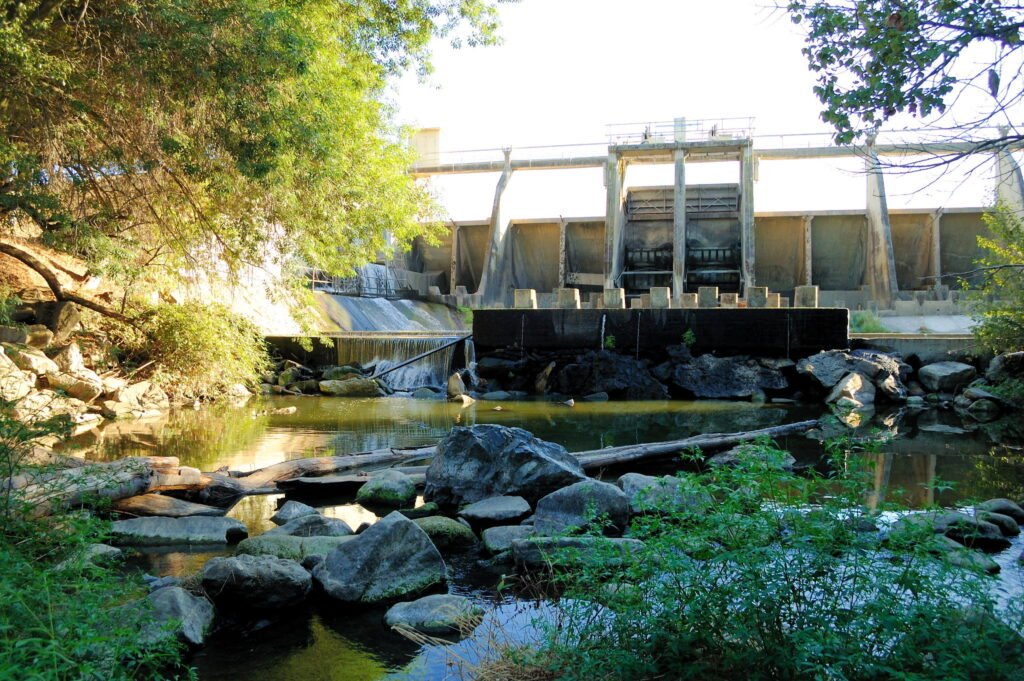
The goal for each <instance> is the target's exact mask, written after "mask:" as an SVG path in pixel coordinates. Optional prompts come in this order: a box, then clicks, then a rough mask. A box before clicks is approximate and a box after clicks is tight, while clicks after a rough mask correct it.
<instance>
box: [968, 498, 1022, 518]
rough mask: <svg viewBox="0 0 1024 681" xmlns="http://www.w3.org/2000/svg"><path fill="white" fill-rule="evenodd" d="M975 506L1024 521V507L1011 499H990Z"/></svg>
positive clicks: (981, 509) (979, 509)
mask: <svg viewBox="0 0 1024 681" xmlns="http://www.w3.org/2000/svg"><path fill="white" fill-rule="evenodd" d="M974 508H975V510H978V511H989V512H991V513H1000V514H1002V515H1007V516H1010V517H1011V518H1013V519H1014V520H1016V521H1017V522H1018V523H1024V508H1022V507H1021V506H1020V505H1018V504H1016V503H1014V502H1012V501H1010V500H1009V499H989V500H988V501H983V502H981V503H980V504H977V505H975V507H974Z"/></svg>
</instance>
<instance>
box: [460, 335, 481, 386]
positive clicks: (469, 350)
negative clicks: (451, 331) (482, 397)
mask: <svg viewBox="0 0 1024 681" xmlns="http://www.w3.org/2000/svg"><path fill="white" fill-rule="evenodd" d="M463 348H464V352H465V355H464V358H465V360H466V375H467V376H468V378H469V380H468V381H466V383H467V384H468V385H479V384H480V377H479V376H477V374H476V346H475V345H474V344H473V339H472V338H467V339H466V342H465V343H464V344H463Z"/></svg>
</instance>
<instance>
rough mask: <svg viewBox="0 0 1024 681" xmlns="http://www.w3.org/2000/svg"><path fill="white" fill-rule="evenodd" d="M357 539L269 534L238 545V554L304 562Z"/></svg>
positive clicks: (350, 536)
mask: <svg viewBox="0 0 1024 681" xmlns="http://www.w3.org/2000/svg"><path fill="white" fill-rule="evenodd" d="M353 539H355V535H351V534H349V535H345V536H341V537H296V536H294V535H290V534H267V533H263V534H261V535H259V536H258V537H249V538H248V539H244V540H242V542H241V543H239V545H238V549H237V550H238V553H240V554H241V553H246V554H249V555H253V556H277V557H278V558H288V559H289V560H298V561H301V560H304V559H306V558H309V557H310V556H326V555H327V554H328V553H330V552H331V551H333V550H334V549H335V547H337V546H338V545H340V544H344V543H345V542H347V541H351V540H353Z"/></svg>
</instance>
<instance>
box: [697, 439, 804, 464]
mask: <svg viewBox="0 0 1024 681" xmlns="http://www.w3.org/2000/svg"><path fill="white" fill-rule="evenodd" d="M752 458H757V459H759V460H761V461H763V462H764V463H765V464H767V465H769V466H771V467H773V468H779V469H782V470H790V469H792V468H793V466H794V465H795V464H796V459H794V458H793V457H792V456H791V455H790V454H789V452H783V453H782V454H779V455H777V457H776V456H774V453H772V454H771V455H770V454H769V453H768V452H765V451H764V449H762V448H761V447H759V446H757V445H752V444H743V445H736V446H735V447H733V448H732V449H729V450H727V451H724V452H722V453H720V454H715V455H714V456H712V457H711V458H710V459H708V460H707V461H706V463H707V465H708V466H712V467H718V466H735V465H737V464H739V463H742V462H744V461H746V460H749V459H752Z"/></svg>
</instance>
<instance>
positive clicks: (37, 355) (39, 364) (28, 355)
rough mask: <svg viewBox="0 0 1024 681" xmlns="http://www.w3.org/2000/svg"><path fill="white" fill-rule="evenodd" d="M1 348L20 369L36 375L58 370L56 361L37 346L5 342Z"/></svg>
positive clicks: (44, 374) (53, 372) (52, 372)
mask: <svg viewBox="0 0 1024 681" xmlns="http://www.w3.org/2000/svg"><path fill="white" fill-rule="evenodd" d="M3 349H4V351H5V354H6V355H7V356H8V357H10V358H11V360H12V361H13V362H14V364H15V365H16V366H17V367H18V368H19V369H21V370H22V371H30V372H32V373H33V374H36V375H38V376H46V375H48V374H55V373H57V372H59V371H60V367H58V366H57V363H56V362H54V361H53V360H52V359H50V358H49V357H47V356H46V355H44V354H43V352H42V351H41V350H39V349H37V348H30V347H28V346H27V345H23V346H20V347H19V346H16V345H9V344H5V345H4V348H3Z"/></svg>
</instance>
